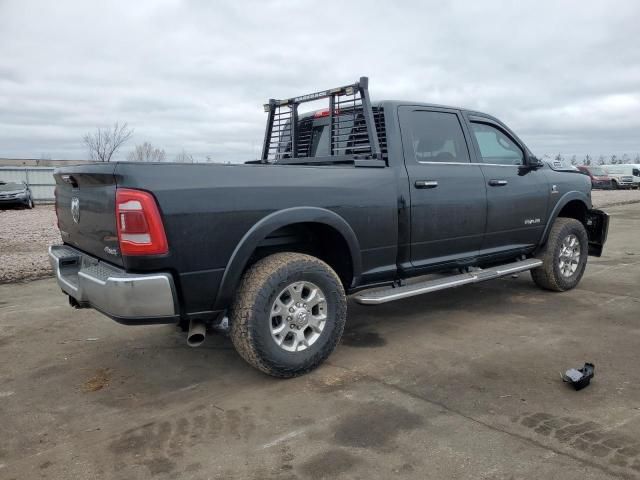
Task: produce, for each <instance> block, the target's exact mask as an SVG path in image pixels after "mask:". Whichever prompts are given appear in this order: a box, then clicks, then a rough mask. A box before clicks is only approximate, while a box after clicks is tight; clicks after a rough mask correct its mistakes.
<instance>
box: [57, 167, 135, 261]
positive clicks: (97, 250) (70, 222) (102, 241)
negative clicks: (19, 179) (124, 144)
mask: <svg viewBox="0 0 640 480" xmlns="http://www.w3.org/2000/svg"><path fill="white" fill-rule="evenodd" d="M115 168H116V165H115V164H109V163H104V164H93V165H78V166H75V167H64V168H60V169H57V170H56V172H55V173H54V178H55V180H56V214H57V216H58V226H59V228H60V233H61V235H62V240H63V241H64V243H67V244H69V245H72V246H74V247H76V248H78V249H80V250H82V251H84V252H86V253H88V254H90V255H93V256H95V257H98V258H101V259H103V260H106V261H108V262H111V263H113V264H116V265H122V257H121V256H120V249H119V245H118V233H117V228H116V217H115V197H116V178H115V175H114V171H115Z"/></svg>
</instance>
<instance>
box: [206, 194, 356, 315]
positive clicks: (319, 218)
mask: <svg viewBox="0 0 640 480" xmlns="http://www.w3.org/2000/svg"><path fill="white" fill-rule="evenodd" d="M294 223H321V224H325V225H328V226H330V227H333V228H334V229H335V230H337V231H338V232H339V233H340V234H341V235H342V237H343V238H344V240H345V241H346V243H347V245H348V246H349V252H350V254H351V264H352V266H353V282H354V284H355V283H356V282H357V281H358V279H359V277H360V275H361V273H362V259H361V256H360V244H359V242H358V239H357V237H356V234H355V233H354V231H353V229H352V228H351V226H350V225H349V224H348V223H347V222H346V220H345V219H344V218H342V217H341V216H340V215H338V214H337V213H335V212H332V211H331V210H327V209H325V208H318V207H293V208H287V209H284V210H278V211H277V212H273V213H271V214H269V215H267V216H266V217H264V218H262V219H261V220H260V221H258V222H257V223H256V224H255V225H254V226H253V227H251V228H250V229H249V230H248V231H247V233H245V234H244V236H243V237H242V239H241V240H240V242H239V243H238V245H237V246H236V248H235V249H234V251H233V253H232V254H231V258H230V259H229V262H228V264H227V267H226V268H225V271H224V274H223V276H222V281H221V283H220V288H219V289H218V295H217V297H216V302H215V305H214V309H216V310H220V309H224V308H227V307H228V306H229V304H230V302H231V300H232V298H233V295H234V292H235V290H236V288H237V286H238V283H239V282H240V278H241V276H242V273H243V272H244V270H245V267H246V266H247V262H248V261H249V258H250V257H251V255H252V254H253V252H254V251H255V249H256V248H257V247H258V245H259V244H260V242H262V241H263V240H264V239H265V238H266V237H267V236H268V235H269V234H270V233H271V232H273V231H275V230H277V229H279V228H282V227H286V226H287V225H292V224H294Z"/></svg>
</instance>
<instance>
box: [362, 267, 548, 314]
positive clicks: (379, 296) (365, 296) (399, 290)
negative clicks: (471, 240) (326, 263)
mask: <svg viewBox="0 0 640 480" xmlns="http://www.w3.org/2000/svg"><path fill="white" fill-rule="evenodd" d="M540 265H542V260H538V259H537V258H529V259H527V260H522V261H519V262H513V263H508V264H506V265H500V266H497V267H491V268H487V269H484V270H477V271H475V272H469V273H462V274H459V275H451V276H449V277H445V278H438V279H436V280H427V281H424V282H420V283H414V284H412V285H404V286H402V287H395V288H393V287H392V288H387V289H384V290H370V291H365V292H362V293H360V294H358V295H356V296H355V301H356V302H358V303H361V304H363V305H380V304H381V303H387V302H393V301H394V300H401V299H403V298H409V297H415V296H416V295H422V294H423V293H431V292H437V291H438V290H445V289H447V288H453V287H459V286H461V285H467V284H470V283H478V282H483V281H485V280H492V279H494V278H499V277H503V276H505V275H510V274H512V273H518V272H524V271H526V270H531V269H533V268H536V267H539V266H540Z"/></svg>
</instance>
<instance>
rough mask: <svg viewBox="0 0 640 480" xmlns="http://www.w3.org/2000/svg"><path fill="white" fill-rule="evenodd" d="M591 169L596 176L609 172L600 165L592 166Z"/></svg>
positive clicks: (602, 175)
mask: <svg viewBox="0 0 640 480" xmlns="http://www.w3.org/2000/svg"><path fill="white" fill-rule="evenodd" d="M589 170H590V171H591V175H594V176H596V177H604V176H605V175H606V174H607V173H606V172H605V171H604V170H603V169H602V168H600V167H591V168H590V169H589Z"/></svg>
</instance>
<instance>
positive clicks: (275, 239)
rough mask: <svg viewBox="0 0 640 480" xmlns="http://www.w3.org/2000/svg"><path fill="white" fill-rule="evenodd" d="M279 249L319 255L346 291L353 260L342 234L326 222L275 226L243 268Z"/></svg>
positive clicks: (351, 278) (351, 276)
mask: <svg viewBox="0 0 640 480" xmlns="http://www.w3.org/2000/svg"><path fill="white" fill-rule="evenodd" d="M278 252H298V253H306V254H307V255H312V256H314V257H316V258H319V259H320V260H322V261H323V262H325V263H326V264H328V265H329V266H330V267H331V268H332V269H333V270H334V271H335V272H336V274H337V275H338V277H339V278H340V281H341V282H342V285H343V286H344V289H345V291H346V290H348V289H349V287H350V286H351V282H352V280H353V261H352V259H351V251H350V249H349V245H348V244H347V242H346V240H345V239H344V237H343V236H342V234H341V233H340V232H339V231H338V230H336V229H335V228H333V227H331V226H329V225H326V224H323V223H315V222H305V223H294V224H291V225H286V226H284V227H280V228H278V229H276V230H274V231H273V232H271V233H270V234H269V235H267V236H266V237H265V238H264V239H263V240H262V241H261V242H260V244H259V245H258V246H257V247H256V249H255V250H254V252H253V254H252V255H251V257H250V258H249V261H248V262H247V264H246V265H245V271H246V270H247V269H249V268H250V267H251V265H253V264H254V263H256V262H257V261H258V260H260V259H262V258H264V257H266V256H268V255H271V254H274V253H278ZM243 273H244V272H243Z"/></svg>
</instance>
